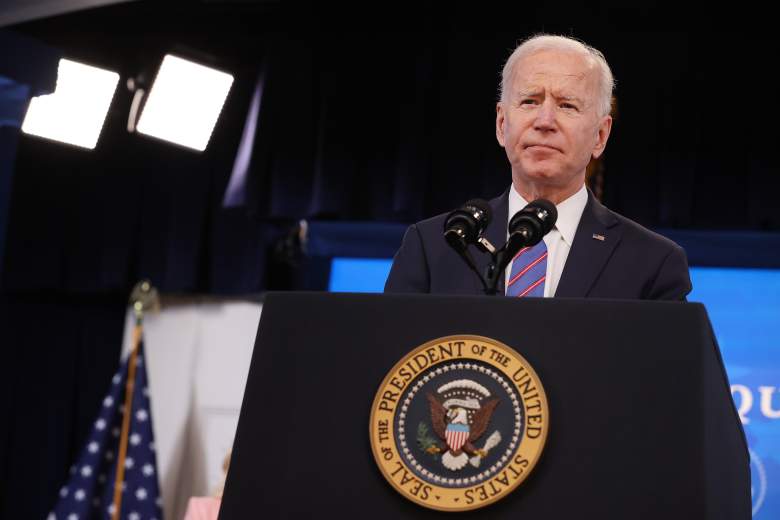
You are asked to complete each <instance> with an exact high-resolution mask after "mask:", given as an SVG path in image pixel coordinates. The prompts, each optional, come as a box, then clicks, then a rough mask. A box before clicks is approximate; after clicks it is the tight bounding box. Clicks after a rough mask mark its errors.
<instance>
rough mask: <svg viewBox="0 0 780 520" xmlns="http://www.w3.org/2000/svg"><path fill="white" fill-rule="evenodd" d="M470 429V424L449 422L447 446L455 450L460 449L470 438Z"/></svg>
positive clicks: (446, 433)
mask: <svg viewBox="0 0 780 520" xmlns="http://www.w3.org/2000/svg"><path fill="white" fill-rule="evenodd" d="M469 430H470V428H469V425H468V424H452V423H450V424H448V425H447V430H446V432H445V437H446V439H447V446H449V447H450V449H451V450H452V451H453V452H457V451H459V450H460V449H461V448H462V447H463V445H464V444H466V441H467V440H468V438H469Z"/></svg>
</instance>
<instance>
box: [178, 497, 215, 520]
mask: <svg viewBox="0 0 780 520" xmlns="http://www.w3.org/2000/svg"><path fill="white" fill-rule="evenodd" d="M221 502H222V501H221V500H220V499H218V498H213V497H190V501H189V503H187V512H186V513H184V520H217V515H218V514H219V504H220V503H221Z"/></svg>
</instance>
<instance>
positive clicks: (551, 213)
mask: <svg viewBox="0 0 780 520" xmlns="http://www.w3.org/2000/svg"><path fill="white" fill-rule="evenodd" d="M527 207H533V208H536V209H541V210H543V211H546V212H547V215H546V216H542V215H541V214H539V213H538V212H537V215H538V216H539V220H540V221H541V222H542V229H543V231H544V234H545V235H546V234H547V233H548V232H549V231H550V230H551V229H552V228H553V226H554V225H555V222H556V221H557V220H558V209H557V208H556V207H555V204H553V203H552V202H550V201H549V200H547V199H536V200H535V201H533V202H531V203H530V204H529V205H528V206H527Z"/></svg>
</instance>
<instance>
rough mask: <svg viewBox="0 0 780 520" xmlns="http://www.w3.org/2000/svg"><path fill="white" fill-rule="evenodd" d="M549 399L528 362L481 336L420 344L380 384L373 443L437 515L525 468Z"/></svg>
mask: <svg viewBox="0 0 780 520" xmlns="http://www.w3.org/2000/svg"><path fill="white" fill-rule="evenodd" d="M549 422H550V419H549V411H548V409H547V398H546V397H545V394H544V389H543V388H542V384H541V382H540V380H539V378H538V376H537V375H536V372H534V370H533V368H532V367H531V366H530V365H529V364H528V362H527V361H526V360H525V359H524V358H523V357H522V356H521V355H520V354H518V353H517V352H515V351H514V350H512V349H511V348H510V347H508V346H506V345H504V344H503V343H501V342H499V341H496V340H493V339H490V338H485V337H482V336H465V335H464V336H448V337H444V338H439V339H435V340H433V341H429V342H428V343H426V344H424V345H421V346H419V347H418V348H416V349H414V350H413V351H412V352H410V353H409V354H407V355H406V356H405V357H404V358H403V359H401V360H400V361H399V362H398V363H397V364H396V365H395V366H394V367H393V369H392V370H391V371H390V373H388V374H387V376H386V377H385V379H384V381H382V384H381V386H380V387H379V391H378V392H377V394H376V397H375V398H374V403H373V406H372V408H371V422H370V426H369V429H370V434H371V448H372V450H373V453H374V458H375V459H376V463H377V465H378V466H379V468H380V470H381V471H382V474H383V475H384V477H385V478H386V479H387V481H388V482H390V484H392V486H393V487H394V488H395V489H396V490H397V491H398V492H400V493H401V494H402V495H403V496H404V497H406V498H407V499H409V500H411V501H413V502H416V503H418V504H420V505H422V506H425V507H429V508H431V509H438V510H440V511H466V510H470V509H477V508H480V507H483V506H486V505H488V504H491V503H493V502H495V501H497V500H500V499H501V498H503V497H505V496H506V495H508V494H509V493H510V492H511V491H512V490H514V489H515V488H516V487H517V486H519V485H520V483H521V482H523V480H525V478H526V477H527V476H528V475H529V474H530V473H531V471H532V470H533V468H534V466H535V465H536V463H537V462H538V461H539V457H540V455H541V453H542V449H543V448H544V443H545V440H546V439H547V431H548V429H549Z"/></svg>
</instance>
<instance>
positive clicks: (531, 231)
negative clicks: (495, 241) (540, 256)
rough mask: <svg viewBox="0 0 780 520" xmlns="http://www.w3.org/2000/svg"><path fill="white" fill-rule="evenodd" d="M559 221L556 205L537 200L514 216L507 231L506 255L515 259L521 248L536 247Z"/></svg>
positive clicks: (547, 201)
mask: <svg viewBox="0 0 780 520" xmlns="http://www.w3.org/2000/svg"><path fill="white" fill-rule="evenodd" d="M557 219H558V210H557V209H555V204H553V203H552V202H550V201H549V200H545V199H536V200H535V201H533V202H531V203H529V204H528V205H527V206H526V207H524V208H523V209H521V210H520V211H518V212H517V213H515V214H514V216H513V217H512V218H511V219H510V220H509V225H508V226H507V229H508V231H509V239H508V240H507V242H506V246H505V247H506V253H507V256H508V257H509V258H513V257H514V256H515V253H517V252H518V251H519V250H520V248H521V247H531V246H535V245H536V244H538V243H539V241H541V240H542V238H543V237H544V235H546V234H547V233H549V232H550V230H551V229H552V228H553V226H554V225H555V221H556V220H557Z"/></svg>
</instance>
